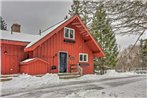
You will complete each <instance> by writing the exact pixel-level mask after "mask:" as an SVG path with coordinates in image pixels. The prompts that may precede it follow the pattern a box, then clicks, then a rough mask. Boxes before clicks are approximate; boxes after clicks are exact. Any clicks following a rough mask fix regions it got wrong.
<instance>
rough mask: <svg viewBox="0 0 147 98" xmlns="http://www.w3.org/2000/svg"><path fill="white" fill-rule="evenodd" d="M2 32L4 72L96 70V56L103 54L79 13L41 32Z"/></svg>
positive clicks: (18, 27) (0, 41)
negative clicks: (34, 33) (32, 33)
mask: <svg viewBox="0 0 147 98" xmlns="http://www.w3.org/2000/svg"><path fill="white" fill-rule="evenodd" d="M19 32H20V25H18V24H14V25H13V26H12V32H9V31H1V38H0V43H1V73H2V74H17V73H28V74H32V75H34V74H45V73H70V72H77V71H78V68H80V69H82V74H92V73H93V72H94V64H93V59H94V58H97V57H103V56H104V53H103V51H102V49H101V48H100V46H99V45H98V44H97V42H96V41H95V40H94V38H93V37H92V36H91V34H90V32H89V31H88V29H87V28H86V26H85V25H84V24H83V22H82V21H81V19H80V17H79V16H78V15H75V16H73V17H71V18H69V19H66V20H64V21H62V22H60V23H58V24H56V25H54V26H52V27H50V28H49V29H47V30H45V31H44V32H42V33H41V34H40V35H31V34H26V33H19Z"/></svg>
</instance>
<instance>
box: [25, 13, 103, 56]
mask: <svg viewBox="0 0 147 98" xmlns="http://www.w3.org/2000/svg"><path fill="white" fill-rule="evenodd" d="M75 19H76V20H77V23H75V25H76V26H77V27H80V29H82V31H81V32H79V33H80V34H81V35H82V36H83V39H84V41H85V43H86V44H87V45H88V46H89V48H90V49H91V50H92V52H93V54H94V56H95V57H103V56H104V55H105V54H104V52H103V51H102V49H101V48H100V46H99V45H98V43H97V42H96V41H95V39H94V38H93V37H92V35H91V33H90V32H89V30H88V29H87V27H86V26H85V25H84V23H83V22H82V20H81V19H80V17H79V16H78V15H75V16H73V17H71V18H68V19H66V20H64V21H62V22H60V23H58V24H56V25H55V26H53V27H51V28H49V29H48V30H46V31H45V32H43V33H42V36H40V38H37V39H35V40H34V41H32V42H31V43H29V44H28V45H27V47H26V48H25V51H32V50H34V49H35V48H36V47H37V46H39V45H41V44H42V43H43V42H44V41H46V40H47V39H49V38H50V37H51V36H53V35H54V34H55V33H57V32H58V31H59V30H61V29H62V28H64V27H65V26H66V25H68V24H69V23H71V22H73V21H74V20H75Z"/></svg>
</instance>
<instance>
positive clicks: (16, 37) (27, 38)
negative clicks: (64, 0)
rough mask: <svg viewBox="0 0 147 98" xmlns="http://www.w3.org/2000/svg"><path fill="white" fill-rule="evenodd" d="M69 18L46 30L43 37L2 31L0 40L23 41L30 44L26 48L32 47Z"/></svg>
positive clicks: (42, 34)
mask: <svg viewBox="0 0 147 98" xmlns="http://www.w3.org/2000/svg"><path fill="white" fill-rule="evenodd" d="M68 19H69V18H67V19H65V20H64V21H61V22H59V23H57V24H56V25H54V26H52V27H50V28H49V29H47V30H45V31H44V32H42V33H41V35H33V34H27V33H18V32H13V33H12V34H11V31H4V30H0V34H1V36H0V39H3V40H12V41H22V42H30V43H29V44H28V45H27V46H26V48H28V47H30V46H32V45H33V44H35V43H36V42H38V41H39V40H40V39H42V38H43V37H45V36H46V35H47V34H49V33H50V32H52V31H53V30H55V29H56V28H57V27H59V26H60V25H61V24H63V23H64V22H66V21H67V20H68Z"/></svg>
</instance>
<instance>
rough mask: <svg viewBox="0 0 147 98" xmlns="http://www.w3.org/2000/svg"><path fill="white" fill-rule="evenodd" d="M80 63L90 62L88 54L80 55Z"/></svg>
mask: <svg viewBox="0 0 147 98" xmlns="http://www.w3.org/2000/svg"><path fill="white" fill-rule="evenodd" d="M79 62H88V54H87V53H79Z"/></svg>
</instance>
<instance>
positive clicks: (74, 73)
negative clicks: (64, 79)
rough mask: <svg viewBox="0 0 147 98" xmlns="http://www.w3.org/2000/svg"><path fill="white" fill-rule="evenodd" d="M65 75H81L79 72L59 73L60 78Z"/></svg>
mask: <svg viewBox="0 0 147 98" xmlns="http://www.w3.org/2000/svg"><path fill="white" fill-rule="evenodd" d="M65 75H79V72H73V73H58V76H65Z"/></svg>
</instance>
